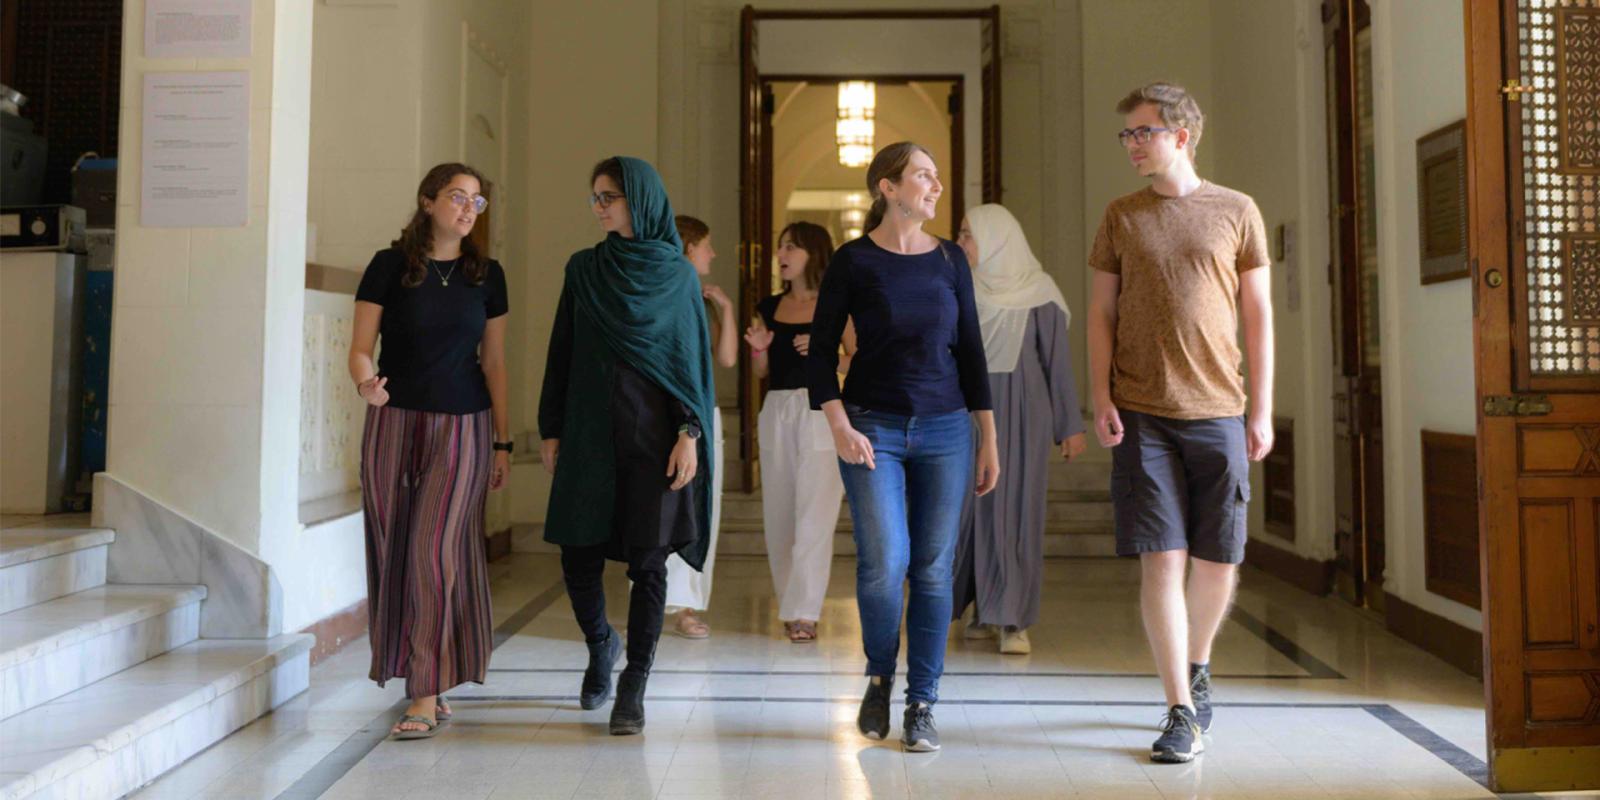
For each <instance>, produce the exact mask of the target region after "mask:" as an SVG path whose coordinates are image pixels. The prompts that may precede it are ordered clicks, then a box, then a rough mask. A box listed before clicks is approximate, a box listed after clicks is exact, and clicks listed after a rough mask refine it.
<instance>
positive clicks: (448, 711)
mask: <svg viewBox="0 0 1600 800" xmlns="http://www.w3.org/2000/svg"><path fill="white" fill-rule="evenodd" d="M433 716H434V719H437V720H439V721H440V722H449V721H450V718H451V717H453V716H455V710H454V709H452V708H450V701H449V700H446V699H445V698H444V695H442V694H441V695H439V702H438V704H437V705H435V706H434V708H433Z"/></svg>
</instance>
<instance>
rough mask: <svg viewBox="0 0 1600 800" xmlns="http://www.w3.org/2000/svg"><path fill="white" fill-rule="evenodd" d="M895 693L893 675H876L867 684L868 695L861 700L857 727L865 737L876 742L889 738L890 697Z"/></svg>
mask: <svg viewBox="0 0 1600 800" xmlns="http://www.w3.org/2000/svg"><path fill="white" fill-rule="evenodd" d="M893 693H894V676H893V675H890V676H888V677H883V676H880V675H874V676H873V677H872V680H871V681H869V682H868V683H867V694H866V696H865V697H863V698H861V713H859V714H857V715H856V727H857V728H860V729H861V734H862V735H863V736H866V737H867V738H868V739H872V740H875V741H882V740H883V739H886V738H888V736H889V696H890V695H891V694H893Z"/></svg>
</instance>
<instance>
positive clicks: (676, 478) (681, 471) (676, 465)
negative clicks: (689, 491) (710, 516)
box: [667, 433, 700, 492]
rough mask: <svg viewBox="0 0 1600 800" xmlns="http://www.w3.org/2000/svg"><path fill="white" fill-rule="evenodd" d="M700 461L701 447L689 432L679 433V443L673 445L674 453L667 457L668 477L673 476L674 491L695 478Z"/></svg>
mask: <svg viewBox="0 0 1600 800" xmlns="http://www.w3.org/2000/svg"><path fill="white" fill-rule="evenodd" d="M699 463H700V452H699V448H698V447H696V445H695V440H693V439H690V438H689V434H687V433H680V434H678V443H677V444H675V445H673V446H672V455H670V456H668V457H667V477H669V478H672V491H674V492H676V491H678V490H679V489H682V488H683V487H685V486H688V485H689V481H692V480H694V474H695V472H697V471H698V466H699Z"/></svg>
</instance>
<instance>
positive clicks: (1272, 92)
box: [1200, 0, 1334, 561]
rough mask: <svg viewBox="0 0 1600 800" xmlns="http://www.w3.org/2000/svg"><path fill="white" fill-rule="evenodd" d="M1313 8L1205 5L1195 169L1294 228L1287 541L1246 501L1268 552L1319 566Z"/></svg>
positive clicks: (1320, 148)
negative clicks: (1205, 89)
mask: <svg viewBox="0 0 1600 800" xmlns="http://www.w3.org/2000/svg"><path fill="white" fill-rule="evenodd" d="M1318 6H1319V4H1318V2H1317V0H1294V1H1293V2H1282V3H1260V2H1255V0H1213V1H1212V8H1213V13H1214V14H1215V19H1216V22H1215V23H1214V27H1213V30H1212V38H1211V42H1210V46H1211V48H1212V51H1213V53H1214V58H1215V62H1214V67H1215V69H1214V73H1213V86H1214V87H1215V89H1216V91H1215V97H1214V98H1213V99H1212V100H1211V101H1210V102H1205V103H1204V104H1203V106H1202V108H1203V109H1204V111H1205V112H1206V126H1205V134H1204V136H1203V137H1202V140H1201V144H1200V150H1201V165H1202V173H1203V174H1206V175H1208V176H1209V177H1211V178H1212V179H1214V180H1216V181H1218V182H1220V183H1223V184H1225V185H1228V186H1230V187H1232V188H1235V189H1238V190H1240V191H1243V192H1245V193H1247V194H1249V195H1250V196H1252V197H1254V198H1255V200H1256V204H1257V206H1259V207H1260V209H1261V215H1262V218H1263V220H1264V221H1265V222H1266V226H1267V231H1268V233H1269V235H1271V234H1275V232H1276V230H1277V228H1278V226H1279V225H1280V224H1287V225H1289V226H1291V227H1292V228H1293V230H1294V232H1295V239H1296V245H1295V248H1294V253H1293V254H1292V260H1290V261H1287V262H1285V261H1278V262H1275V263H1274V264H1273V265H1272V270H1273V275H1272V300H1273V312H1274V315H1275V325H1274V335H1275V336H1276V338H1277V341H1276V344H1277V353H1278V359H1277V365H1276V366H1277V372H1276V379H1275V381H1274V387H1273V395H1274V398H1273V401H1274V408H1273V413H1274V415H1275V416H1278V417H1286V418H1289V419H1292V420H1293V426H1294V440H1295V517H1296V519H1295V540H1294V541H1293V542H1289V541H1286V540H1284V539H1281V538H1279V537H1277V536H1274V535H1272V534H1268V533H1267V532H1266V531H1265V529H1264V525H1263V517H1264V509H1265V502H1264V501H1263V502H1253V503H1252V504H1251V525H1250V529H1251V535H1252V536H1253V537H1255V538H1257V539H1261V540H1263V541H1265V542H1266V543H1267V544H1270V545H1272V546H1274V547H1280V548H1284V549H1288V550H1290V551H1292V552H1294V553H1295V554H1297V555H1299V556H1301V557H1304V558H1308V559H1312V560H1318V561H1326V560H1329V559H1332V558H1333V556H1334V543H1333V528H1332V520H1333V518H1334V517H1333V513H1334V512H1333V472H1332V468H1333V464H1332V459H1331V458H1330V457H1329V452H1330V448H1331V447H1332V444H1333V426H1332V422H1333V411H1332V405H1331V401H1330V398H1331V396H1332V365H1331V360H1330V359H1331V353H1332V350H1331V348H1332V342H1331V328H1330V327H1329V326H1330V322H1329V320H1330V316H1329V314H1330V306H1329V303H1330V294H1329V287H1328V285H1327V280H1326V274H1327V272H1326V270H1327V264H1328V223H1327V220H1328V212H1327V208H1328V201H1327V191H1328V189H1327V186H1328V181H1327V161H1326V155H1325V153H1326V149H1325V148H1326V142H1327V136H1326V133H1325V129H1326V114H1325V113H1324V109H1323V91H1324V88H1323V64H1322V62H1323V49H1322V27H1321V25H1322V24H1321V21H1320V17H1319V12H1318ZM1263 64H1272V65H1274V68H1273V69H1262V65H1263ZM1240 87H1248V89H1245V90H1242V89H1241V88H1240ZM1296 273H1298V274H1296ZM1291 290H1292V292H1293V297H1292V298H1291ZM1260 473H1261V470H1260V468H1257V469H1256V470H1255V475H1254V477H1255V486H1256V490H1257V493H1256V495H1255V496H1256V497H1257V498H1263V499H1264V495H1263V494H1261V489H1262V486H1261V482H1260V481H1261V475H1260Z"/></svg>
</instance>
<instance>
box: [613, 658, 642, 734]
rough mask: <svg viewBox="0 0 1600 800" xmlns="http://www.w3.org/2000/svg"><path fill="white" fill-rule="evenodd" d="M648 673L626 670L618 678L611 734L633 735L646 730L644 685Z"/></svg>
mask: <svg viewBox="0 0 1600 800" xmlns="http://www.w3.org/2000/svg"><path fill="white" fill-rule="evenodd" d="M649 680H650V676H649V675H648V674H646V673H640V672H630V671H626V670H624V671H623V673H622V677H621V678H620V679H618V680H617V702H615V703H613V704H612V705H611V735H612V736H632V735H633V734H636V733H641V732H643V731H644V685H645V683H646V682H647V681H649Z"/></svg>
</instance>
